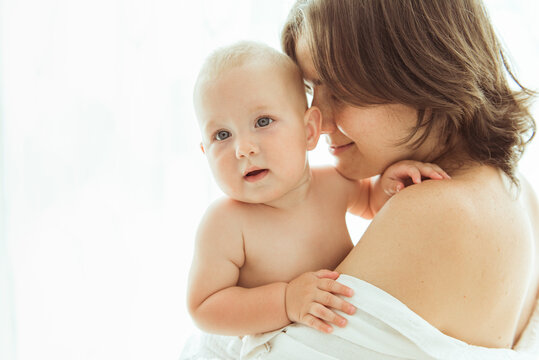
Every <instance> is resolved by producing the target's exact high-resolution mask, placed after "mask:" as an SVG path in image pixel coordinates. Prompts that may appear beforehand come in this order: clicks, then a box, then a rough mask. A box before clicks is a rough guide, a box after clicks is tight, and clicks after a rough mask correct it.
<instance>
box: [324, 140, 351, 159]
mask: <svg viewBox="0 0 539 360" xmlns="http://www.w3.org/2000/svg"><path fill="white" fill-rule="evenodd" d="M353 145H354V143H353V142H351V143H348V144H344V145H339V146H337V145H330V146H329V152H330V153H331V155H333V156H337V155H339V154H340V153H342V152H344V151H346V150H348V149H350V148H351V147H352V146H353Z"/></svg>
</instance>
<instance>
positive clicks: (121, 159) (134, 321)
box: [0, 0, 539, 360]
mask: <svg viewBox="0 0 539 360" xmlns="http://www.w3.org/2000/svg"><path fill="white" fill-rule="evenodd" d="M291 3H292V0H251V1H249V0H234V1H231V0H229V1H221V0H204V1H200V0H197V1H184V0H180V1H178V0H175V1H174V0H154V1H144V0H94V1H83V0H48V1H44V0H0V126H1V129H0V130H1V132H0V146H1V149H0V150H1V152H0V154H1V157H0V174H1V177H0V186H1V187H0V196H1V198H0V359H2V360H11V359H17V360H30V359H55V360H76V359H84V360H87V359H99V360H105V359H176V358H177V357H178V356H179V353H180V351H181V348H182V346H183V343H184V341H185V339H186V338H187V336H188V335H189V334H191V333H192V332H193V331H194V327H193V325H192V322H191V320H190V319H189V316H188V314H187V311H186V309H185V287H186V279H187V272H188V269H189V264H190V261H191V256H192V249H193V238H194V232H195V230H196V226H197V224H198V221H199V219H200V217H201V215H202V214H203V212H204V209H205V208H206V207H207V205H208V204H209V203H210V202H211V200H213V199H214V198H216V197H217V196H220V194H221V193H220V191H219V190H218V189H217V188H216V186H215V184H214V182H213V180H212V179H211V176H210V173H209V170H208V168H207V165H206V163H205V159H204V156H203V155H202V153H201V152H200V150H199V148H198V143H199V133H198V129H197V127H196V122H195V119H194V114H193V110H192V106H191V92H192V87H193V83H194V80H195V76H196V74H197V72H198V68H199V66H200V64H201V62H202V61H203V59H204V57H205V56H206V55H207V54H208V53H209V52H210V51H211V50H212V49H214V48H215V47H216V46H219V45H223V44H226V43H230V42H234V41H236V40H240V39H255V40H259V41H263V42H266V43H269V44H270V45H272V46H274V47H276V48H278V47H279V32H280V29H281V26H282V24H283V22H284V20H285V17H286V14H287V12H288V9H289V7H290V6H291ZM487 5H488V7H489V9H490V11H491V15H492V18H493V22H494V24H495V26H496V28H497V30H498V31H499V33H500V35H501V37H502V39H503V41H504V43H505V45H506V47H507V48H508V49H509V51H510V53H511V55H512V57H511V59H512V60H513V65H514V67H515V70H516V72H517V74H518V75H519V78H520V80H521V81H522V82H523V83H524V84H525V85H527V86H529V87H531V88H533V89H539V70H538V69H537V59H539V26H538V25H537V14H539V5H538V2H536V1H534V0H518V1H517V0H494V1H492V0H487ZM535 109H537V106H535ZM538 142H539V140H538V141H536V142H535V143H534V144H532V146H531V147H530V148H529V151H528V152H527V154H526V156H525V158H524V159H523V160H522V162H521V170H522V172H524V173H525V174H526V175H527V176H528V178H529V180H530V181H531V182H532V183H533V184H534V186H535V188H536V190H539V187H538V184H539V171H538V170H537V165H536V164H538V163H539V162H538V160H539V150H538V148H539V145H538ZM324 143H325V142H324V141H323V140H322V141H321V144H320V146H319V147H318V148H317V149H316V150H315V151H314V152H312V153H311V160H312V161H311V162H312V163H314V164H320V163H330V162H331V158H330V156H329V155H328V154H327V152H326V149H325V146H324ZM348 220H349V224H350V230H351V233H352V236H353V238H354V239H355V240H357V239H358V238H359V237H360V235H361V232H362V231H363V229H364V227H365V226H366V225H367V222H365V221H360V220H357V219H356V218H351V217H350V218H348Z"/></svg>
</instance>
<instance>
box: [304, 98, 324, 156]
mask: <svg viewBox="0 0 539 360" xmlns="http://www.w3.org/2000/svg"><path fill="white" fill-rule="evenodd" d="M304 122H305V134H306V136H307V150H313V149H314V148H315V147H316V144H317V143H318V139H319V138H320V127H321V126H322V113H321V112H320V109H319V108H317V107H316V106H311V107H310V108H309V109H307V111H306V112H305V116H304Z"/></svg>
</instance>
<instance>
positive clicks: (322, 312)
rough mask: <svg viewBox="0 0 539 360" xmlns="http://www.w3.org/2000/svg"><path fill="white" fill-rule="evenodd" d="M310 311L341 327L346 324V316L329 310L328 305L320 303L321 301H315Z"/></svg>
mask: <svg viewBox="0 0 539 360" xmlns="http://www.w3.org/2000/svg"><path fill="white" fill-rule="evenodd" d="M309 313H310V314H311V315H313V316H315V317H317V318H319V319H321V320H324V321H325V322H326V323H332V324H335V325H337V326H339V327H344V326H345V325H346V319H345V318H343V317H342V316H340V315H338V314H336V313H335V312H333V311H331V310H329V309H328V308H327V307H325V306H323V305H320V304H319V303H313V304H312V305H311V309H310V310H309Z"/></svg>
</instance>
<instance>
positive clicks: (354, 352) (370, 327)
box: [242, 275, 539, 360]
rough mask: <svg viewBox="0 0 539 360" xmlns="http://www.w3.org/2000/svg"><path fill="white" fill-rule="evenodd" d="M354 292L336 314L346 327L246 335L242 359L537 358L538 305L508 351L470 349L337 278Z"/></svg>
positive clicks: (371, 291) (350, 280)
mask: <svg viewBox="0 0 539 360" xmlns="http://www.w3.org/2000/svg"><path fill="white" fill-rule="evenodd" d="M338 281H339V282H340V283H342V284H344V285H346V286H348V287H350V288H352V289H354V296H353V297H351V298H346V300H347V301H348V302H350V303H352V304H353V305H354V306H355V307H356V308H357V311H356V313H355V314H354V315H347V314H343V313H340V315H342V316H344V317H345V318H346V319H347V320H348V324H347V325H346V327H345V328H339V327H334V330H333V333H332V334H324V333H321V332H319V331H317V330H314V329H311V328H308V327H306V326H303V325H299V324H293V325H290V326H287V327H285V328H283V329H281V330H278V331H276V332H272V333H267V334H262V335H257V336H246V337H244V339H243V348H242V359H282V360H285V359H294V360H301V359H306V360H307V359H309V360H312V359H320V360H325V359H328V360H329V359H333V360H335V359H339V360H348V359H350V360H351V359H372V360H378V359H448V360H449V359H451V360H454V359H462V360H466V359H470V360H471V359H474V360H476V359H488V360H497V359H518V360H531V359H534V360H538V359H539V306H537V305H536V307H535V310H534V313H533V314H532V317H531V319H530V321H529V323H528V325H527V327H526V329H525V330H524V332H523V333H522V335H521V338H520V340H519V342H518V343H517V344H516V345H515V347H514V348H513V349H491V348H485V347H481V346H474V345H469V344H467V343H465V342H463V341H460V340H457V339H455V338H452V337H450V336H447V335H445V334H443V333H442V332H440V331H439V330H438V329H436V328H435V327H433V326H432V325H430V324H429V323H428V322H427V321H425V320H424V319H423V318H421V317H420V316H419V315H417V314H416V313H414V312H413V311H412V310H410V309H409V308H408V307H407V306H406V305H404V304H403V303H401V302H400V301H399V300H397V299H396V298H394V297H393V296H391V295H390V294H388V293H386V292H385V291H383V290H381V289H379V288H377V287H376V286H374V285H371V284H369V283H367V282H365V281H363V280H360V279H357V278H355V277H352V276H348V275H341V276H340V277H339V280H338Z"/></svg>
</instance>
